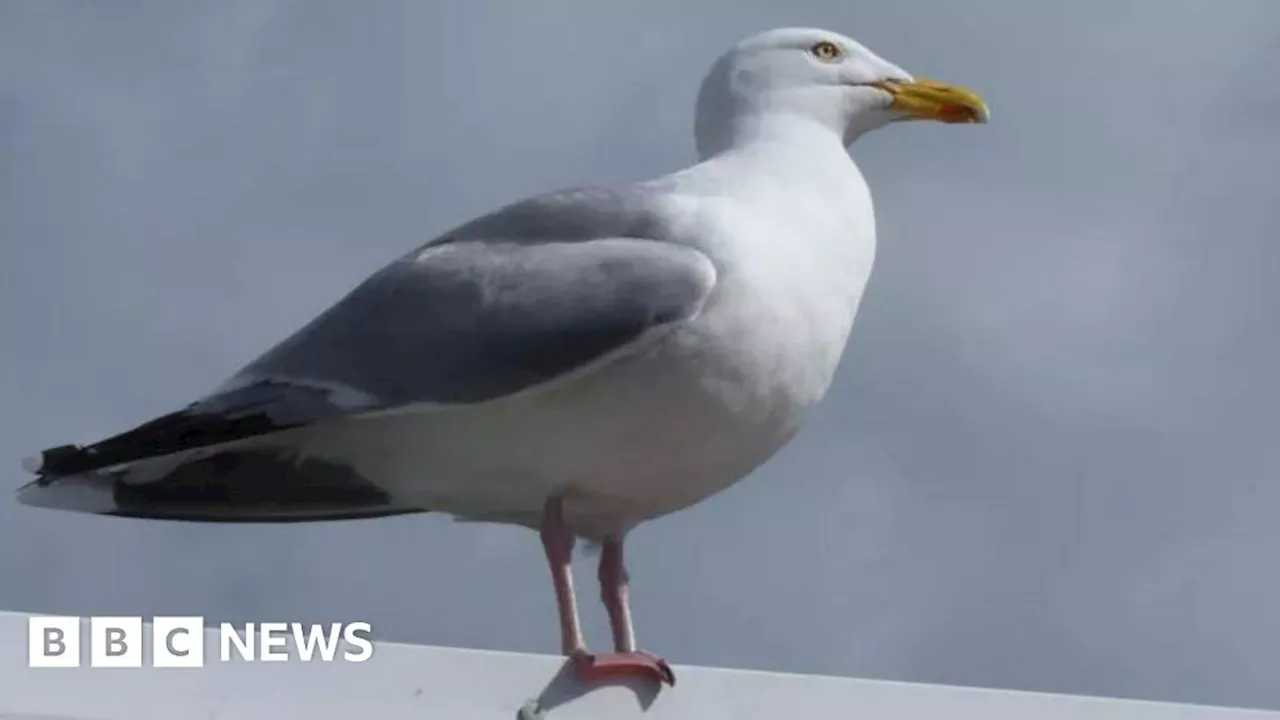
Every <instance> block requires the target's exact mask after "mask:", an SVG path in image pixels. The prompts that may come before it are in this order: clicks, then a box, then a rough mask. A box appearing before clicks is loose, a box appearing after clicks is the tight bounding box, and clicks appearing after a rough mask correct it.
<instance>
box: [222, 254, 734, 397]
mask: <svg viewBox="0 0 1280 720" xmlns="http://www.w3.org/2000/svg"><path fill="white" fill-rule="evenodd" d="M715 279H716V274H715V269H714V266H713V265H712V264H711V262H710V260H708V259H707V257H706V256H705V255H703V254H702V253H700V252H698V251H696V250H693V249H691V248H687V247H683V246H680V245H673V244H670V243H664V242H658V241H654V240H645V239H638V238H606V239H598V240H587V241H570V242H537V243H528V242H521V243H515V242H486V241H475V240H468V241H456V242H448V243H443V244H437V245H432V246H428V247H427V248H426V249H424V250H422V251H420V252H418V253H415V254H413V255H410V256H408V257H405V258H403V259H401V260H400V261H398V262H396V263H394V264H392V265H390V266H389V267H387V268H385V269H384V270H383V271H381V272H379V273H378V274H376V275H374V276H373V277H371V278H370V279H369V280H368V281H366V282H365V283H364V284H363V285H361V286H360V287H358V288H357V289H356V290H354V291H353V292H352V293H351V294H350V295H348V296H347V297H346V298H345V299H343V300H342V302H340V303H338V304H337V305H335V306H334V307H333V308H331V309H330V310H329V311H328V312H327V313H325V314H324V315H322V316H320V317H319V318H317V319H316V321H315V322H313V323H312V324H311V325H309V326H307V327H305V328H303V329H302V330H301V331H299V332H298V333H297V334H295V335H294V336H293V337H291V338H289V339H287V340H285V341H284V342H283V343H281V344H280V345H279V346H277V347H276V348H274V349H272V350H271V351H270V352H268V353H266V354H265V355H263V356H262V357H261V358H260V359H259V360H257V361H256V362H254V363H253V364H252V365H250V366H249V367H247V368H245V370H244V371H242V373H241V375H243V376H247V377H249V378H259V377H262V378H275V379H280V378H293V379H297V380H298V381H300V382H302V383H304V384H306V383H311V384H313V385H314V386H316V387H329V388H335V389H341V390H343V391H347V392H348V393H349V395H350V397H351V398H353V399H355V398H364V401H365V402H367V403H370V404H373V405H375V406H379V407H387V406H397V405H403V404H406V403H416V402H431V403H475V402H482V401H485V400H491V399H494V398H498V397H501V396H504V395H509V394H511V393H515V392H518V391H520V390H523V389H525V388H528V387H531V386H534V385H538V384H540V383H544V382H547V381H549V380H552V379H554V378H556V377H558V376H560V375H563V374H565V373H568V372H570V371H573V370H575V369H577V368H580V367H582V366H584V365H586V364H588V363H591V362H592V361H594V360H596V359H598V358H601V357H602V356H604V355H606V354H608V353H611V352H614V351H616V350H618V349H620V348H623V347H625V346H627V345H629V344H630V343H633V342H635V341H636V340H638V339H640V338H641V337H642V336H644V335H645V334H646V333H649V332H651V331H654V330H657V329H659V328H662V327H664V326H670V325H672V324H673V323H679V322H681V321H684V320H687V319H689V318H691V317H692V316H693V315H694V314H696V313H697V312H698V310H699V309H700V308H701V306H702V303H703V302H704V301H705V300H706V298H707V296H708V295H709V293H710V292H711V289H712V287H713V286H714V284H715ZM335 391H336V390H335Z"/></svg>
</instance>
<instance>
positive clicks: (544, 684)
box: [0, 612, 1280, 720]
mask: <svg viewBox="0 0 1280 720" xmlns="http://www.w3.org/2000/svg"><path fill="white" fill-rule="evenodd" d="M29 617H30V616H28V615H24V614H21V613H4V612H0V720H186V719H187V718H192V719H193V720H194V719H199V720H215V719H216V720H250V719H253V720H259V719H260V720H289V719H291V718H302V719H305V720H339V719H341V720H401V719H403V720H435V719H436V718H441V719H446V718H447V719H450V720H452V719H455V718H456V719H458V720H490V719H492V720H499V719H500V720H513V719H514V720H534V719H536V718H540V717H545V718H547V720H588V719H589V720H614V719H615V718H616V719H619V720H622V719H625V718H640V717H644V718H651V719H652V720H694V719H696V720H730V719H732V720H765V719H766V718H767V719H768V720H778V719H779V718H783V719H785V720H820V719H826V718H838V719H841V720H843V719H845V718H847V719H849V720H924V719H925V718H928V719H930V720H932V719H934V718H957V719H959V718H964V719H966V720H968V719H970V718H973V719H977V720H1066V719H1067V718H1071V719H1072V720H1077V719H1080V718H1084V719H1086V720H1252V719H1256V720H1264V719H1266V720H1280V713H1275V712H1264V711H1256V710H1234V709H1227V708H1210V707H1199V706H1191V705H1175V704H1167V703H1151V702H1138V701H1131V700H1111V699H1104V698H1089V697H1075V696H1066V695H1048V694H1040V693H1024V692H1009V691H1002V690H981V689H972V688H958V687H947V686H938V685H917V684H911V683H896V682H883V681H871V680H855V679H849V678H835V677H820V676H807V675H786V674H779V673H765V672H750V671H743V670H722V669H714V668H700V667H684V666H678V667H676V675H677V685H676V686H675V687H674V688H664V689H663V690H661V691H660V692H657V693H656V694H655V692H653V691H652V690H650V689H648V688H646V687H645V686H643V685H633V686H628V685H618V686H609V687H601V688H596V689H593V690H590V691H587V690H585V689H583V688H581V687H579V686H578V685H577V684H576V683H575V682H574V681H573V680H572V678H571V677H570V676H569V675H568V673H567V672H566V670H565V669H564V667H563V663H562V661H561V659H560V658H555V657H546V656H541V655H523V654H517V653H502V652H486V651H478V650H462V649H455V648H441V647H427V646H418V645H402V644H396V643H377V644H375V646H374V652H373V654H372V656H370V657H369V659H368V660H367V661H365V662H359V663H350V662H342V661H340V660H337V661H334V662H320V661H313V662H309V663H304V662H299V661H296V660H295V661H292V662H277V663H262V662H254V663H249V662H242V661H239V660H238V659H237V658H233V659H232V660H231V661H229V662H221V661H220V658H219V634H218V632H217V631H216V630H213V629H210V630H207V631H206V633H205V636H206V640H205V656H206V658H207V659H208V660H207V661H206V663H205V665H204V667H201V668H155V667H149V665H150V664H151V658H150V653H149V652H148V653H147V655H148V657H147V659H146V664H147V665H148V667H144V668H141V669H137V668H100V667H97V668H94V667H87V665H88V658H89V657H90V655H89V651H88V650H87V649H86V648H84V647H82V648H81V651H82V652H81V655H82V657H83V658H84V660H83V661H82V666H81V667H77V668H30V667H28V661H29V658H28V632H27V631H28V618H29ZM82 627H83V628H84V632H85V636H84V638H82V639H86V640H87V633H88V622H87V620H86V621H84V622H83V623H82ZM147 633H148V634H147V635H145V636H144V642H146V643H150V641H151V637H150V629H149V627H148V629H147Z"/></svg>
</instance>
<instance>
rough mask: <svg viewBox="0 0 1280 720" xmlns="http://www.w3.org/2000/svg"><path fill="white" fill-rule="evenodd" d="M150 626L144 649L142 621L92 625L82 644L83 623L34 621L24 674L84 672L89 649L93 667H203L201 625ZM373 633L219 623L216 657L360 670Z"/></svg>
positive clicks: (354, 627) (188, 621)
mask: <svg viewBox="0 0 1280 720" xmlns="http://www.w3.org/2000/svg"><path fill="white" fill-rule="evenodd" d="M150 625H151V628H150V633H149V635H150V642H147V636H148V633H145V632H144V631H143V624H142V618H141V617H91V618H89V633H88V636H87V637H84V636H83V635H84V634H83V633H82V629H83V627H82V623H81V620H80V618H78V617H48V616H33V617H31V618H29V619H28V620H27V666H28V667H49V668H67V667H80V663H81V660H82V658H83V655H84V652H83V651H84V650H85V648H87V649H88V659H89V667H101V668H140V667H142V666H143V655H144V652H143V650H144V648H149V649H150V653H149V659H150V666H151V667H158V668H193V667H204V664H205V658H206V652H205V651H206V647H205V638H206V635H205V625H204V618H202V617H156V618H152V620H151V623H150ZM372 632H373V629H372V628H371V627H370V625H369V623H367V622H353V623H329V624H328V625H313V624H304V623H296V622H295V623H283V622H279V623H273V622H266V623H245V624H243V625H241V626H239V627H236V626H235V625H232V624H231V623H222V624H221V625H220V626H219V627H218V629H217V631H216V635H217V637H218V647H217V655H216V657H217V660H218V661H219V662H232V661H233V660H240V661H246V662H335V661H341V662H356V663H358V662H364V661H365V660H368V659H369V658H371V657H373V642H372V641H371V640H370V639H369V635H370V633H372ZM208 650H210V651H212V650H213V648H208Z"/></svg>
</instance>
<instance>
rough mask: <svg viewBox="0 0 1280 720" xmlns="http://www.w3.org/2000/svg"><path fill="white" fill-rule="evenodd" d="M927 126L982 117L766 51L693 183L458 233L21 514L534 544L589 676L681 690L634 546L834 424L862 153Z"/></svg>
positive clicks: (770, 44) (978, 111)
mask: <svg viewBox="0 0 1280 720" xmlns="http://www.w3.org/2000/svg"><path fill="white" fill-rule="evenodd" d="M906 120H934V121H940V122H943V123H983V122H986V121H987V120H988V109H987V106H986V104H985V103H984V102H983V101H982V100H981V99H980V98H979V97H978V96H977V95H976V94H974V93H973V92H972V91H970V90H967V89H965V88H962V87H958V86H953V85H947V84H944V83H940V82H935V81H930V80H924V79H920V78H915V77H913V76H912V75H910V74H908V73H907V72H906V71H904V70H902V69H901V68H899V67H898V66H896V65H894V64H892V63H890V62H888V61H887V60H885V59H883V58H881V57H879V56H878V55H876V54H875V53H873V52H872V51H871V50H869V49H867V48H866V47H864V46H863V45H861V44H859V43H857V42H855V41H854V40H852V39H850V38H848V37H845V36H843V35H840V34H837V33H834V32H829V31H825V30H819V29H811V28H784V29H776V30H770V31H768V32H763V33H759V34H756V35H753V36H750V37H748V38H745V39H743V40H741V41H739V42H738V43H737V44H735V45H734V46H733V47H732V48H730V49H729V50H728V51H727V52H726V53H725V54H724V55H723V56H721V57H720V58H719V59H718V60H717V61H716V62H715V63H714V64H713V66H712V68H711V70H710V72H709V73H708V74H707V76H706V77H705V79H704V80H703V83H702V85H701V88H700V90H699V93H698V98H697V106H696V118H695V123H694V134H695V136H696V142H697V149H698V155H699V160H698V162H697V163H695V164H693V165H691V166H689V167H687V168H684V169H681V170H679V171H677V172H673V173H671V174H668V175H665V176H663V177H659V178H656V179H651V180H647V181H644V182H638V183H635V184H632V185H629V186H625V187H619V188H602V187H584V188H573V189H565V190H559V191H555V192H550V193H546V194H542V195H538V196H536V197H532V198H528V199H525V200H521V201H519V202H515V203H513V204H510V205H507V206H505V207H503V208H501V209H498V210H496V211H495V212H492V213H490V214H488V215H484V216H482V217H479V218H476V219H474V220H472V221H470V222H467V223H465V224H463V225H461V226H460V227H457V228H455V229H453V230H451V231H449V232H446V233H444V234H443V235H441V236H439V237H437V238H435V239H433V240H430V241H429V242H427V243H425V244H423V245H421V246H419V247H417V248H415V249H413V250H412V251H410V252H408V253H407V254H405V255H403V256H401V257H399V258H398V259H396V260H394V261H392V262H390V264H388V265H386V266H385V267H383V268H382V269H381V270H379V271H378V272H376V273H375V274H373V275H372V276H370V277H369V278H367V279H366V280H365V281H363V282H362V283H361V284H359V285H358V286H356V287H355V288H354V289H353V290H351V291H350V292H349V293H348V294H347V295H346V296H345V297H343V298H342V299H341V300H339V301H338V302H337V303H336V304H334V305H332V306H331V307H329V308H328V309H327V310H325V311H324V312H323V313H321V314H320V315H318V316H317V317H316V318H315V319H314V320H312V321H311V322H310V323H309V324H307V325H305V326H304V327H302V328H301V329H300V330H298V331H296V332H295V333H293V334H292V335H290V336H288V337H287V338H285V339H284V340H283V341H281V342H280V343H279V344H277V345H276V346H274V347H272V348H270V349H269V350H267V351H266V352H265V353H264V354H263V355H261V356H260V357H258V358H257V359H256V360H254V361H253V362H251V363H250V364H248V365H247V366H246V367H244V368H243V369H242V370H240V371H239V372H238V373H236V374H234V375H233V376H231V378H230V379H229V380H227V381H226V382H225V383H223V384H222V385H221V386H219V387H217V388H216V389H214V390H213V391H212V392H211V393H210V394H208V395H206V396H204V397H202V398H201V399H199V400H196V401H195V402H192V403H191V404H189V405H187V406H186V407H184V408H182V409H181V410H178V411H176V412H172V413H170V414H167V415H164V416H162V417H159V418H156V419H154V420H152V421H150V422H147V423H145V424H143V425H141V426H139V427H136V428H134V429H132V430H128V431H126V432H122V433H120V434H117V435H114V436H112V437H108V438H106V439H104V440H101V441H98V442H94V443H92V444H88V445H83V446H82V445H62V446H59V447H55V448H50V449H48V450H45V451H43V452H42V453H41V455H40V457H39V458H37V459H34V460H32V461H29V462H28V463H27V470H28V471H29V472H31V473H32V474H34V475H35V476H36V477H35V478H34V479H33V480H31V481H30V482H28V483H27V484H26V485H24V486H23V487H22V488H21V489H20V490H19V491H18V499H19V501H20V502H21V503H23V504H26V505H31V506H37V507H45V508H55V509H61V510H67V511H74V512H82V513H94V514H102V515H115V516H122V517H134V518H153V519H156V518H158V519H169V520H183V521H192V522H236V521H240V522H290V521H293V522H298V521H322V520H337V519H350V518H371V517H382V516H388V515H394V514H401V513H422V512H436V513H446V514H450V515H452V516H453V517H454V518H455V519H458V520H461V521H470V522H497V523H509V524H514V525H519V526H524V527H527V528H530V529H532V530H536V531H538V532H539V534H540V536H541V539H542V544H543V547H544V549H545V553H546V558H547V562H548V564H549V566H550V571H551V579H552V584H553V587H554V590H555V597H556V603H557V609H558V614H559V634H560V645H561V650H562V652H563V654H564V655H565V656H566V657H568V658H569V659H570V660H571V661H572V664H573V666H574V671H575V672H576V674H577V676H578V677H579V678H580V679H581V680H582V681H584V682H587V683H591V682H600V681H606V680H609V679H616V678H620V677H640V678H644V679H645V680H647V681H652V682H655V683H663V682H665V683H667V684H674V683H675V676H674V674H673V672H672V670H671V667H670V665H669V664H668V663H667V662H666V661H665V660H664V659H662V658H661V657H659V656H657V655H655V654H652V653H649V652H646V651H643V650H639V649H637V646H636V640H635V633H634V630H633V626H632V619H631V609H630V603H629V601H628V577H627V572H626V569H625V565H624V561H623V546H624V541H625V538H626V536H627V533H628V532H629V531H630V530H632V529H633V528H635V527H636V526H637V525H638V524H640V523H642V522H645V521H647V520H650V519H653V518H656V517H659V516H662V515H665V514H668V513H672V512H675V511H678V510H680V509H683V508H687V507H689V506H691V505H693V504H695V503H697V502H699V501H701V500H703V499H705V498H707V497H709V496H711V495H713V494H715V493H717V492H719V491H721V490H724V489H725V488H727V487H729V486H730V485H731V484H733V483H734V482H736V481H738V480H739V479H741V478H742V477H743V476H745V475H746V474H748V473H749V472H751V471H752V470H753V469H755V468H756V467H757V466H759V465H760V464H761V463H763V462H764V461H765V460H767V459H768V458H769V457H771V456H772V455H773V454H774V453H775V452H777V451H778V449H779V448H781V447H782V446H783V445H784V444H786V443H787V442H788V441H789V440H790V439H791V438H792V437H793V436H794V434H795V433H796V431H797V429H798V428H799V426H800V423H801V421H802V419H803V418H804V417H805V416H806V414H807V412H808V411H809V410H810V409H811V408H813V407H814V405H815V404H817V403H818V402H819V401H820V400H821V399H822V397H823V395H824V394H825V393H826V391H827V388H828V387H829V385H830V383H831V380H832V376H833V374H834V372H835V369H836V366H837V364H838V362H839V360H840V357H841V355H842V354H843V352H844V348H845V345H846V342H847V340H848V337H849V334H850V331H851V329H852V326H853V321H854V317H855V315H856V314H857V310H858V306H859V303H860V301H861V299H862V296H863V292H864V289H865V288H866V285H867V281H868V278H869V277H870V273H871V268H872V262H873V259H874V256H875V219H874V214H873V209H872V201H871V195H870V192H869V190H868V187H867V184H866V182H865V180H864V178H863V176H862V174H861V172H860V171H859V170H858V167H857V166H856V165H855V164H854V162H853V160H852V159H851V157H850V155H849V153H848V148H849V146H850V144H851V143H853V142H854V141H855V140H856V139H857V138H859V137H861V136H862V135H864V134H865V133H867V132H869V131H871V130H873V129H876V128H879V127H882V126H884V125H888V124H890V123H894V122H898V121H906ZM294 272H295V274H296V270H295V271H294ZM578 539H581V540H584V541H587V542H591V543H593V544H598V545H599V546H600V564H599V581H600V587H601V598H602V600H603V603H604V605H605V608H606V610H607V611H608V615H609V621H610V627H611V630H612V636H613V638H612V639H613V648H614V652H612V653H607V654H593V653H591V652H590V651H589V650H588V649H587V645H586V643H585V641H584V638H583V634H582V630H581V628H580V626H579V620H578V611H577V605H576V600H575V596H574V589H573V578H572V575H571V573H570V557H571V554H572V552H573V549H574V544H575V541H576V540H578Z"/></svg>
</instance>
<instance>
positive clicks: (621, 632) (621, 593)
mask: <svg viewBox="0 0 1280 720" xmlns="http://www.w3.org/2000/svg"><path fill="white" fill-rule="evenodd" d="M541 534H542V547H543V549H544V550H546V553H547V564H548V565H550V566H551V582H552V584H553V585H554V587H555V591H556V609H557V610H558V612H559V615H560V651H561V652H562V653H564V654H565V655H566V656H568V657H570V658H572V659H573V664H574V670H575V671H576V672H577V675H578V679H579V681H581V682H583V683H588V684H590V683H597V682H604V681H608V680H612V679H615V678H625V677H640V678H644V679H646V680H653V681H655V682H665V683H667V684H668V685H674V684H675V682H676V679H675V675H674V674H672V672H671V667H670V666H669V665H667V661H665V660H663V659H662V658H659V657H657V656H656V655H653V654H651V653H647V652H644V651H640V650H636V649H635V638H634V634H633V633H632V630H631V609H630V607H629V606H628V603H627V571H626V569H625V568H624V567H623V566H622V541H621V540H607V541H605V543H604V549H603V551H602V553H601V556H600V597H601V599H603V600H604V605H605V609H606V610H608V611H609V625H610V627H611V628H612V629H613V646H614V649H615V650H617V652H615V653H612V654H609V655H592V654H590V653H589V652H587V646H586V643H584V642H583V639H582V627H581V625H580V624H579V622H578V605H577V601H576V600H575V599H574V595H573V573H572V570H571V568H570V561H571V559H572V557H573V544H574V540H573V533H572V532H570V531H569V529H568V527H566V526H565V524H564V504H563V502H562V501H561V499H560V498H558V497H557V498H551V499H550V500H547V505H546V508H545V509H544V511H543V516H542V533H541Z"/></svg>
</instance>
